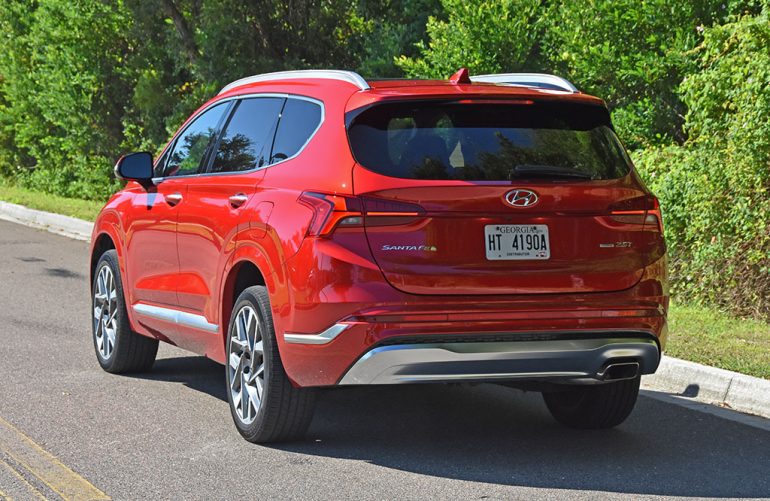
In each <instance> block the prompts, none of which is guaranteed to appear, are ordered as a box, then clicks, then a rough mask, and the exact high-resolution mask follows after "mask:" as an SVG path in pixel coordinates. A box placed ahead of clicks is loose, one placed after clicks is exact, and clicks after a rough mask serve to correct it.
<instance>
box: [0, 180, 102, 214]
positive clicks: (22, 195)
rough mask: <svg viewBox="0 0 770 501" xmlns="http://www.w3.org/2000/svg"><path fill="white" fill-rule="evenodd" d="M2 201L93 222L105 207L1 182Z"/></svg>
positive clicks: (92, 202)
mask: <svg viewBox="0 0 770 501" xmlns="http://www.w3.org/2000/svg"><path fill="white" fill-rule="evenodd" d="M0 200H2V201H5V202H10V203H13V204H19V205H24V206H26V207H29V208H31V209H38V210H43V211H46V212H55V213H57V214H64V215H65V216H72V217H77V218H80V219H85V220H86V221H93V220H95V219H96V215H97V214H98V213H99V211H100V210H101V208H102V206H103V205H104V203H103V202H94V201H91V200H79V199H76V198H65V197H60V196H56V195H49V194H47V193H40V192H37V191H31V190H28V189H25V188H20V187H18V186H11V185H8V184H6V183H4V182H3V181H2V180H0Z"/></svg>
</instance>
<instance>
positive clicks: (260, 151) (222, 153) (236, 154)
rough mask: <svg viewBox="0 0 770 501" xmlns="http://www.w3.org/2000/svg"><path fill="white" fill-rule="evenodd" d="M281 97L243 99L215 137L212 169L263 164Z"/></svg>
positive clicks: (219, 169)
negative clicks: (215, 149)
mask: <svg viewBox="0 0 770 501" xmlns="http://www.w3.org/2000/svg"><path fill="white" fill-rule="evenodd" d="M283 101H284V99H283V98H277V97H260V98H254V99H244V100H243V101H241V102H240V103H239V104H238V107H237V108H235V112H234V113H233V115H232V117H231V118H230V121H229V122H228V124H227V126H226V127H225V132H224V134H223V135H222V139H220V141H219V146H218V148H217V155H216V157H214V164H213V165H212V167H211V171H212V172H236V171H244V170H251V169H255V168H257V167H262V166H263V165H265V164H267V162H268V158H269V156H270V147H271V146H272V143H273V134H274V132H275V124H276V122H277V121H278V115H279V114H280V112H281V106H283Z"/></svg>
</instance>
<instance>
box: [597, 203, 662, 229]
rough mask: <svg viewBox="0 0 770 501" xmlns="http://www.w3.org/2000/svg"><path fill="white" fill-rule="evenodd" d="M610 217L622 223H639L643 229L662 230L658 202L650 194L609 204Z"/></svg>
mask: <svg viewBox="0 0 770 501" xmlns="http://www.w3.org/2000/svg"><path fill="white" fill-rule="evenodd" d="M610 218H611V219H612V220H613V221H615V222H618V223H622V224H641V225H644V227H645V230H647V229H649V230H653V231H659V232H661V233H662V232H663V219H662V218H661V215H660V203H659V202H658V199H657V198H655V197H654V196H652V195H644V196H641V197H636V198H629V199H628V200H624V201H622V202H619V203H616V204H613V205H611V206H610Z"/></svg>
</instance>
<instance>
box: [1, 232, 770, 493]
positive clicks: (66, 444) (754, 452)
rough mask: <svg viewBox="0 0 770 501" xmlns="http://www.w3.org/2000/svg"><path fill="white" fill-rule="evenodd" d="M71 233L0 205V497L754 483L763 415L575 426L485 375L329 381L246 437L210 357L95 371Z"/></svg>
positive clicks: (82, 266) (768, 474)
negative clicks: (287, 434) (295, 421)
mask: <svg viewBox="0 0 770 501" xmlns="http://www.w3.org/2000/svg"><path fill="white" fill-rule="evenodd" d="M87 249H88V248H87V245H86V244H85V243H83V242H77V241H73V240H69V239H66V238H63V237H59V236H55V235H51V234H49V233H45V232H41V231H37V230H32V229H29V228H25V227H22V226H18V225H15V224H12V223H6V222H3V221H0V343H1V344H0V492H2V493H3V494H4V495H5V496H7V497H13V498H18V499H25V498H30V499H32V498H34V496H37V497H40V495H42V496H43V497H49V498H52V499H56V498H57V496H58V495H57V494H56V492H55V490H56V489H54V488H52V486H53V487H56V485H57V484H56V478H57V477H56V475H57V473H56V472H57V471H58V472H59V473H58V475H59V477H58V478H59V479H60V480H61V478H64V479H65V481H64V485H70V486H71V487H72V489H75V490H76V489H77V488H79V487H78V485H80V484H77V482H80V481H82V483H83V484H84V485H90V486H92V487H93V488H94V491H92V492H96V493H99V492H102V493H104V494H106V495H108V496H111V497H112V498H113V499H157V498H162V499H182V498H185V499H204V498H205V499H231V498H235V497H247V498H255V499H256V498H261V497H266V498H313V499H331V498H334V499H342V498H355V499H392V498H397V497H398V498H410V499H415V498H420V499H424V498H439V499H450V498H452V499H455V498H462V499H473V498H476V499H483V498H505V499H514V498H516V499H534V498H564V497H569V498H585V499H596V498H597V497H598V496H601V497H602V498H607V497H620V496H624V495H629V494H632V495H639V496H643V497H657V496H664V497H669V496H695V497H752V498H756V497H770V426H767V425H765V424H763V422H760V421H755V423H754V425H751V423H749V424H746V423H745V422H742V421H741V420H740V419H739V420H738V421H736V420H734V419H733V417H738V416H731V415H730V414H729V413H731V412H732V411H720V412H718V413H717V415H714V414H710V413H703V412H698V411H695V410H692V409H689V408H686V407H683V406H680V405H675V404H672V403H670V402H667V401H662V400H660V399H659V398H651V397H650V396H644V397H641V398H640V400H639V403H638V405H637V408H636V410H635V412H634V413H633V414H632V416H631V417H630V418H629V420H628V421H627V422H626V423H625V424H623V425H622V426H620V427H619V428H617V429H615V430H611V431H599V432H589V431H584V432H580V431H573V430H568V429H564V428H562V427H560V426H558V425H557V424H556V423H554V422H553V421H552V419H551V418H550V416H549V415H548V413H547V411H546V409H545V406H544V405H543V403H542V401H541V399H540V396H539V395H538V394H531V393H526V394H525V393H522V392H518V391H515V390H512V389H508V388H503V387H498V386H493V385H480V386H475V387H467V386H415V387H398V388H396V387H392V388H372V389H345V390H333V391H328V392H326V393H324V394H323V395H322V396H321V399H320V403H319V406H318V410H317V413H316V416H315V419H314V421H313V424H312V426H311V428H310V432H309V437H308V439H307V440H306V441H304V442H299V443H293V444H286V445H277V446H270V447H265V446H258V445H252V444H249V443H247V442H245V441H243V440H242V439H241V438H240V436H239V435H238V433H237V432H236V430H235V428H234V427H233V424H232V422H231V418H230V414H229V410H228V405H227V401H226V396H225V387H224V369H223V368H222V367H221V366H218V365H217V364H215V363H213V362H210V361H208V360H206V359H204V358H202V357H198V356H194V355H192V354H189V353H186V352H183V351H181V350H178V349H176V348H173V347H170V346H166V345H162V347H161V350H160V352H159V360H158V361H157V362H156V365H155V368H154V369H153V370H152V372H149V373H147V374H142V375H137V376H132V377H126V376H113V375H110V374H107V373H104V372H102V370H101V369H100V368H99V366H98V364H97V362H96V359H95V355H94V353H93V346H92V342H91V337H90V336H91V334H90V326H89V318H90V317H89V308H90V306H89V297H88V290H89V286H88V284H87V273H88V272H87V262H88V257H87ZM648 395H649V394H648ZM756 423H759V424H758V425H757V424H756ZM33 442H34V443H33ZM38 446H39V448H41V449H39V448H38ZM22 449H23V450H22ZM42 450H45V451H48V453H50V454H51V455H52V456H50V457H49V456H46V454H47V453H44V452H42ZM24 451H26V452H24ZM24 454H27V455H26V456H25V455H24ZM52 465H53V466H52ZM57 465H61V468H66V470H67V471H71V473H66V474H65V473H61V471H65V470H62V469H61V468H60V467H59V466H57ZM56 468H60V470H61V471H59V470H56ZM46 469H47V470H46ZM52 472H53V473H52ZM52 475H53V476H52ZM68 475H69V476H68ZM75 477H79V478H81V480H77V478H75ZM41 478H42V479H43V480H42V481H41ZM46 478H48V479H49V480H50V479H51V478H53V479H54V480H51V482H50V483H47V482H45V481H44V480H45V479H46ZM73 478H74V479H73ZM67 479H69V480H67ZM68 482H69V483H68ZM76 484H77V485H76ZM81 487H82V486H81ZM59 492H63V491H61V489H59ZM79 492H82V491H79ZM63 493H64V494H65V495H66V494H67V493H66V492H63ZM3 494H0V499H2V497H3ZM94 497H95V496H94Z"/></svg>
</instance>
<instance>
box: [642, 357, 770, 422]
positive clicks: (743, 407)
mask: <svg viewBox="0 0 770 501" xmlns="http://www.w3.org/2000/svg"><path fill="white" fill-rule="evenodd" d="M642 388H643V389H646V390H655V391H663V392H666V393H670V394H673V395H675V396H678V397H684V398H687V399H691V400H697V401H700V402H706V403H710V404H714V405H718V406H720V407H727V408H729V409H733V410H736V411H740V412H745V413H747V414H754V415H757V416H762V417H765V418H770V380H767V379H761V378H757V377H753V376H747V375H745V374H740V373H738V372H732V371H728V370H724V369H718V368H716V367H709V366H708V365H701V364H696V363H695V362H688V361H687V360H680V359H678V358H672V357H667V356H665V355H664V356H663V359H662V360H661V362H660V366H659V367H658V370H657V372H656V373H655V374H651V375H649V376H644V377H643V378H642Z"/></svg>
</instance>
